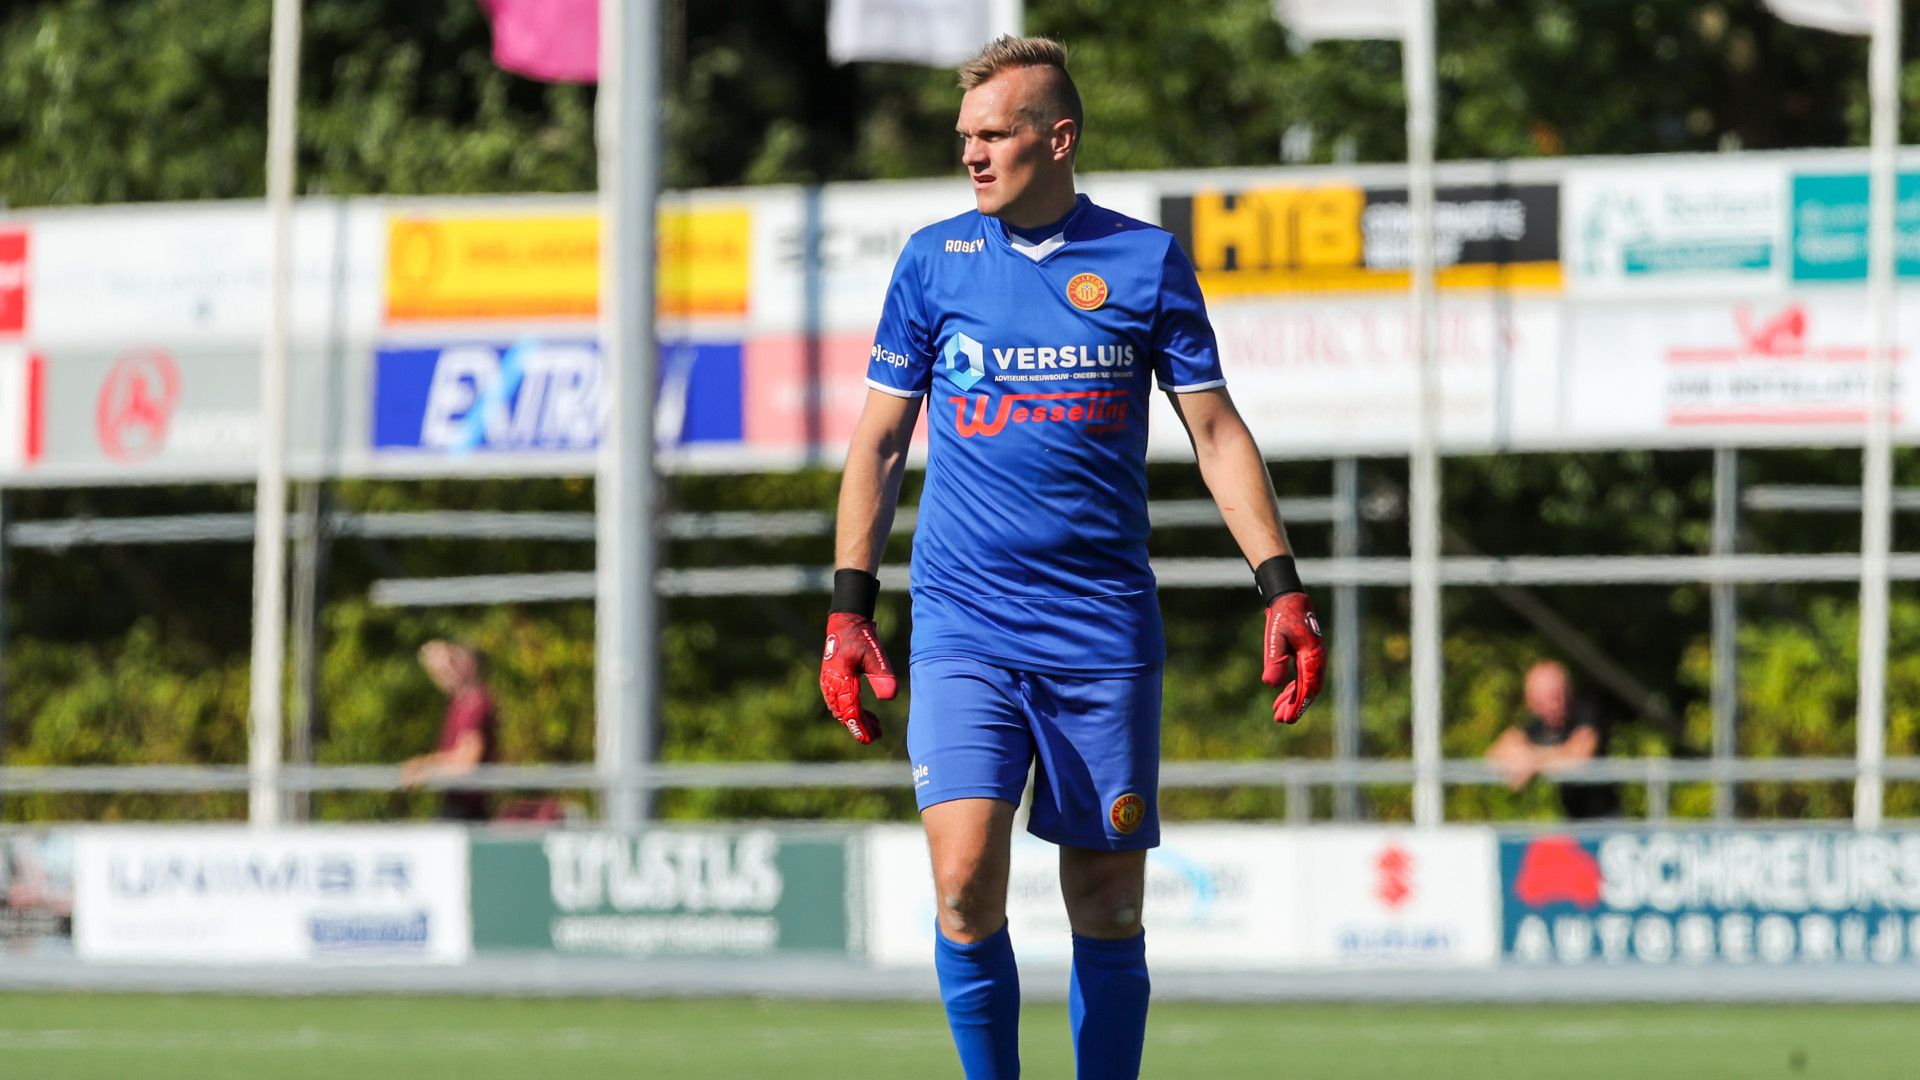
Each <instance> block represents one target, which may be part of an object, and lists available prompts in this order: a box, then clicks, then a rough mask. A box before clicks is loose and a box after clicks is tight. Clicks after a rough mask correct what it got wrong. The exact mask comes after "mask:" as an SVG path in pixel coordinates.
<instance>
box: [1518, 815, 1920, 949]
mask: <svg viewBox="0 0 1920 1080" xmlns="http://www.w3.org/2000/svg"><path fill="white" fill-rule="evenodd" d="M1500 877H1501V882H1502V890H1503V894H1504V901H1505V916H1504V925H1503V928H1502V952H1503V955H1504V956H1505V957H1506V958H1507V959H1508V960H1510V961H1513V962H1516V963H1522V964H1585V963H1605V964H1621V963H1635V964H1666V965H1694V964H1710V963H1728V964H1791V963H1802V964H1816V963H1855V964H1906V965H1911V964H1913V963H1915V962H1916V961H1920V833H1911V832H1852V831H1846V832H1839V831H1825V830H1805V831H1793V832H1712V831H1707V830H1699V831H1692V830H1689V831H1673V832H1652V833H1608V834H1605V835H1600V836H1585V837H1579V838H1576V837H1573V836H1567V835H1552V834H1548V835H1541V836H1532V837H1516V836H1509V837H1507V838H1505V839H1503V840H1502V841H1501V844H1500Z"/></svg>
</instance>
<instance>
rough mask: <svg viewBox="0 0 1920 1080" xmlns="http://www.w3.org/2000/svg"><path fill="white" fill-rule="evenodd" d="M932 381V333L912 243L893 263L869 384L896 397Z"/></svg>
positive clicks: (921, 391)
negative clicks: (891, 278) (891, 277)
mask: <svg viewBox="0 0 1920 1080" xmlns="http://www.w3.org/2000/svg"><path fill="white" fill-rule="evenodd" d="M932 383H933V332H932V327H931V323H930V321H929V320H928V319H927V300H926V296H925V295H924V293H923V292H922V291H921V287H920V263H919V259H918V257H917V256H916V255H915V254H914V250H913V244H912V243H911V242H909V243H908V244H907V246H906V249H905V250H903V251H901V252H900V261H899V262H897V263H895V264H894V265H893V281H892V282H891V283H889V284H888V285H887V302H886V305H885V306H884V307H882V308H881V309H880V326H879V328H878V329H876V330H875V331H874V334H873V353H872V355H871V356H870V357H869V359H868V360H867V385H868V386H871V387H873V388H874V389H875V390H878V391H881V392H882V393H887V394H892V395H893V396H895V397H905V398H914V397H919V396H921V395H922V394H925V393H926V392H927V388H928V387H929V386H930V385H932Z"/></svg>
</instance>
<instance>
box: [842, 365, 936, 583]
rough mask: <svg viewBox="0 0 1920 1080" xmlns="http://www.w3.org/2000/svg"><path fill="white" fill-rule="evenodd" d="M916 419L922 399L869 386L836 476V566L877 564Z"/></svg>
mask: <svg viewBox="0 0 1920 1080" xmlns="http://www.w3.org/2000/svg"><path fill="white" fill-rule="evenodd" d="M919 422H920V399H919V398H903V397H896V396H894V395H892V394H887V393H882V392H881V391H878V390H873V389H869V390H868V391H867V403H866V405H865V406H864V407H863V408H862V409H861V410H860V420H859V422H858V423H857V424H856V425H854V429H853V439H852V441H851V442H850V443H849V444H848V446H847V467H846V470H845V472H843V473H842V474H841V477H840V509H839V517H838V523H837V526H836V529H835V533H834V545H833V552H834V566H836V567H838V568H842V569H849V568H850V569H854V570H865V571H866V572H867V573H869V574H873V573H877V572H878V571H879V569H880V554H881V552H882V551H883V550H884V549H885V548H886V546H887V533H888V532H889V531H890V530H891V529H892V528H893V512H894V510H895V509H896V508H897V507H898V506H899V503H900V479H901V477H902V476H904V475H905V474H906V471H907V447H908V445H909V444H910V443H911V442H912V441H913V429H914V426H915V425H916V424H918V423H919Z"/></svg>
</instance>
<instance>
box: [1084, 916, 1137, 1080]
mask: <svg viewBox="0 0 1920 1080" xmlns="http://www.w3.org/2000/svg"><path fill="white" fill-rule="evenodd" d="M1151 989H1152V988H1151V986H1150V985H1149V983H1148V981H1147V936H1146V935H1145V934H1135V935H1134V936H1132V937H1130V938H1122V939H1121V940H1119V941H1107V940H1103V939H1101V938H1090V937H1081V936H1080V935H1079V934H1075V935H1073V984H1072V989H1071V990H1070V991H1069V993H1068V996H1067V1017H1068V1019H1069V1020H1070V1021H1071V1022H1072V1024H1073V1057H1074V1060H1075V1061H1076V1062H1078V1063H1079V1070H1078V1075H1079V1076H1080V1078H1081V1080H1135V1078H1137V1077H1138V1076H1139V1075H1140V1048H1141V1047H1142V1046H1143V1045H1144V1044H1145V1043H1146V1041H1147V997H1148V994H1149V992H1150V991H1151Z"/></svg>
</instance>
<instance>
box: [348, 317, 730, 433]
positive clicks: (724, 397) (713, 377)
mask: <svg viewBox="0 0 1920 1080" xmlns="http://www.w3.org/2000/svg"><path fill="white" fill-rule="evenodd" d="M740 351H741V350H740V345H739V344H738V343H737V342H692V341H673V342H663V343H662V344H661V347H660V373H659V374H660V396H659V400H658V408H659V413H658V417H657V424H656V429H655V434H656V436H657V438H658V441H659V443H660V445H661V446H663V447H678V446H684V445H687V444H693V443H717V444H738V443H739V442H740V440H741V437H742V421H741V414H742V407H743V406H742V401H743V397H742V388H741V366H742V365H741V356H740ZM601 371H602V369H601V360H600V346H599V343H598V342H597V341H595V340H594V339H592V338H580V337H571V338H570V337H537V336H531V335H530V336H527V337H523V338H520V339H518V340H516V341H513V342H510V343H509V342H478V341H468V342H449V343H415V342H409V343H405V344H394V345H385V346H381V347H380V348H378V349H377V350H375V353H374V365H373V424H372V430H371V432H370V437H371V446H372V448H373V449H374V450H375V451H377V452H380V453H385V454H395V453H406V452H424V453H430V454H435V455H443V456H459V455H463V454H477V453H493V454H499V453H523V454H549V455H551V454H561V453H568V452H572V453H575V454H581V453H586V452H589V451H592V450H593V449H595V448H596V447H597V446H598V445H599V443H600V434H601V432H602V431H603V430H604V429H605V426H606V420H607V408H608V402H607V400H606V398H605V396H604V394H603V392H602V389H601V387H602V382H601Z"/></svg>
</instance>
